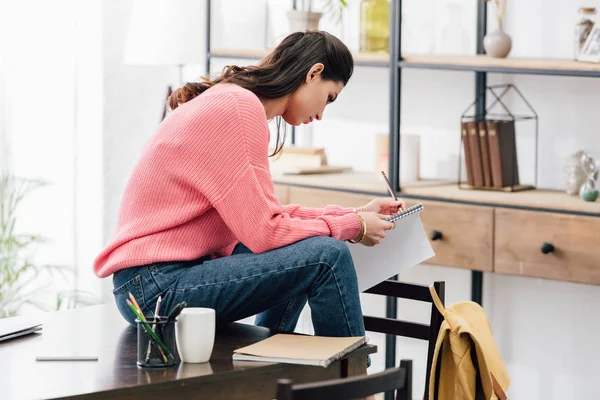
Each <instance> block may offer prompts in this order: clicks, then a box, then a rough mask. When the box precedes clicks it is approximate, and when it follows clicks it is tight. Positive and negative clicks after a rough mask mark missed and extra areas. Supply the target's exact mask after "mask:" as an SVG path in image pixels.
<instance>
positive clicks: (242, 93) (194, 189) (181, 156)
mask: <svg viewBox="0 0 600 400" xmlns="http://www.w3.org/2000/svg"><path fill="white" fill-rule="evenodd" d="M269 137H270V133H269V128H268V125H267V118H266V115H265V109H264V107H263V105H262V103H261V102H260V100H259V99H258V97H256V95H254V94H253V93H252V92H250V91H248V90H246V89H242V88H240V87H238V86H235V85H217V86H215V87H212V88H211V89H209V90H207V91H206V92H204V93H203V94H202V95H200V96H198V97H196V98H194V99H193V100H191V101H189V102H187V103H185V104H183V105H182V106H180V107H178V108H177V109H175V110H174V111H173V113H171V114H170V115H169V116H168V117H167V118H166V119H165V120H164V121H163V122H162V123H161V125H160V126H159V127H158V129H157V131H156V133H155V135H154V136H153V137H152V139H151V140H150V142H149V143H148V144H147V145H146V147H145V149H144V151H143V154H142V156H141V159H140V160H139V161H138V163H137V165H136V167H135V169H134V171H133V173H132V175H131V177H130V179H129V182H128V183H127V187H126V189H125V193H124V195H123V198H122V203H121V208H120V211H119V217H118V223H117V227H116V232H115V233H114V236H113V238H112V240H111V241H110V243H109V244H108V245H107V247H106V248H105V249H104V250H103V251H102V252H101V253H100V254H99V255H98V257H97V258H96V260H95V262H94V273H95V274H96V275H97V276H99V277H101V278H104V277H107V276H109V275H111V274H112V273H114V272H116V271H118V270H120V269H123V268H127V267H131V266H138V265H144V264H149V263H153V262H158V261H178V260H194V259H197V258H200V257H202V256H205V255H211V256H212V257H213V258H215V257H222V256H228V255H230V254H231V252H232V251H233V248H234V247H235V245H236V244H237V243H238V242H242V243H244V244H245V245H246V246H247V247H248V248H249V249H250V250H252V251H253V252H254V253H263V252H266V251H269V250H272V249H275V248H278V247H282V246H285V245H288V244H290V243H294V242H297V241H299V240H302V239H305V238H308V237H311V236H332V237H334V238H336V239H339V240H347V239H353V238H355V237H356V236H357V235H358V233H359V231H360V219H359V218H358V216H356V215H355V214H354V213H352V209H349V208H342V207H339V206H327V207H326V208H324V209H314V208H304V207H299V206H298V205H285V206H282V205H281V204H280V203H279V201H278V200H277V199H276V198H275V195H274V192H273V184H272V182H271V174H270V172H269V159H268V147H269ZM284 151H285V149H284Z"/></svg>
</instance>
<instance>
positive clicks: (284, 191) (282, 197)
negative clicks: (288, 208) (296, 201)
mask: <svg viewBox="0 0 600 400" xmlns="http://www.w3.org/2000/svg"><path fill="white" fill-rule="evenodd" d="M273 188H274V189H275V197H277V200H279V202H280V203H281V204H287V203H288V192H289V186H286V185H279V184H274V185H273Z"/></svg>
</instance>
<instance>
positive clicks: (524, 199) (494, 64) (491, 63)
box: [206, 0, 600, 367]
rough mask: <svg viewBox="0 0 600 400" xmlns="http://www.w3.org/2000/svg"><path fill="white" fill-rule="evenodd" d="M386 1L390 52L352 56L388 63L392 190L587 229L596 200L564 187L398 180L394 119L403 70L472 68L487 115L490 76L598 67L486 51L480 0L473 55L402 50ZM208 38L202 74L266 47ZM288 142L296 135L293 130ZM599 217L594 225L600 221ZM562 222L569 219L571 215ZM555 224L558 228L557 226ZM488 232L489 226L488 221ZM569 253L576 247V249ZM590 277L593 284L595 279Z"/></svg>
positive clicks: (362, 182)
mask: <svg viewBox="0 0 600 400" xmlns="http://www.w3.org/2000/svg"><path fill="white" fill-rule="evenodd" d="M210 3H211V0H208V1H207V4H208V6H207V7H208V15H209V16H210ZM390 4H391V9H390V20H391V23H390V29H391V31H390V52H389V54H364V53H355V54H354V59H355V64H356V65H357V66H365V67H379V68H389V73H390V93H389V109H390V120H389V131H390V135H389V149H390V151H389V171H388V172H389V174H388V176H389V178H390V181H391V182H392V185H393V186H394V190H395V192H396V193H397V195H399V196H400V197H403V198H407V199H416V200H423V201H426V200H431V201H434V202H441V203H454V204H456V203H458V204H459V205H460V204H462V205H467V206H474V210H475V209H476V208H477V206H483V208H486V209H488V208H489V209H490V210H491V213H492V215H495V214H496V213H499V214H500V215H510V213H511V209H512V210H513V212H519V211H514V210H524V211H527V212H532V215H531V216H535V215H537V214H536V213H537V212H544V213H551V214H552V216H551V219H552V220H553V221H554V220H556V221H559V223H560V224H563V223H565V221H563V220H561V219H560V218H557V217H556V216H555V214H560V216H561V217H562V216H565V215H566V218H570V216H573V217H574V218H581V219H580V220H576V221H574V222H572V225H573V226H576V229H575V228H574V229H572V231H573V232H577V231H578V230H579V229H580V227H582V226H586V227H587V226H590V225H586V224H588V223H589V221H587V220H585V221H584V220H583V219H585V218H588V217H593V218H600V203H599V202H595V203H588V202H584V201H582V200H580V199H579V198H578V197H573V196H569V195H567V194H566V193H564V192H563V191H555V190H543V189H535V190H530V191H525V192H513V193H504V192H493V191H470V190H460V189H459V188H458V185H457V183H456V182H448V181H434V180H422V181H418V182H400V146H401V141H400V139H401V136H400V122H401V111H402V110H401V102H400V99H401V94H402V70H403V69H428V70H442V71H464V72H472V73H474V78H475V93H474V95H475V98H478V99H481V100H479V101H477V103H476V105H475V115H476V116H482V115H485V109H486V101H485V95H482V94H483V93H484V92H485V91H486V86H487V74H488V73H502V74H527V75H543V76H563V77H591V78H600V64H594V63H584V62H578V61H574V60H568V59H550V58H520V57H508V58H504V59H497V58H491V57H488V56H486V55H484V49H483V38H484V36H485V34H486V31H487V26H486V25H487V3H486V1H485V0H478V1H477V21H476V24H477V25H476V28H477V35H476V37H477V43H476V48H477V54H476V55H454V56H453V55H430V54H412V55H410V54H403V52H402V37H401V32H402V30H401V21H402V1H401V0H391V2H390ZM206 36H207V40H208V43H207V71H210V62H211V59H216V58H229V59H248V60H260V59H262V58H263V57H264V56H265V55H266V54H267V53H268V50H235V49H211V47H210V18H209V23H208V24H207V35H206ZM458 118H459V116H457V121H458ZM457 126H458V125H457ZM457 130H458V128H457ZM457 134H458V132H457ZM292 140H294V135H293V134H292ZM273 180H274V183H276V184H277V185H278V186H285V187H301V188H306V189H313V190H315V191H319V193H322V192H323V191H326V192H327V193H328V194H327V195H326V196H330V195H331V193H336V192H339V193H340V196H342V195H343V196H345V198H346V199H347V198H348V197H349V195H361V194H364V195H375V196H387V195H388V193H387V192H386V190H385V186H384V184H383V181H382V180H381V177H380V176H379V175H378V174H377V173H356V172H352V173H347V174H335V175H314V176H306V175H305V176H290V175H287V176H274V177H273ZM350 197H351V196H350ZM340 198H341V197H340ZM479 208H482V207H479ZM480 211H481V210H480ZM528 217H530V216H528ZM493 218H495V217H493ZM532 219H535V218H532ZM598 221H599V222H600V220H598ZM568 222H571V221H570V220H569V221H568ZM557 223H558V222H557ZM560 226H561V229H562V225H560ZM486 229H488V228H486ZM492 229H495V228H494V226H493V223H492ZM488 230H489V229H488ZM494 232H495V231H494ZM561 232H562V230H561ZM569 232H570V231H569ZM592 233H593V232H592ZM490 235H492V236H493V235H495V233H490ZM585 240H588V239H585ZM571 251H573V252H574V251H575V250H571ZM509 253H510V252H509ZM490 254H493V252H492V251H490ZM511 254H512V253H511ZM544 254H545V253H544ZM528 256H529V255H528ZM587 256H589V253H587ZM596 256H597V255H596V254H594V257H596ZM532 257H533V256H532ZM561 257H564V254H562V255H561ZM590 259H591V258H587V259H586V262H589V260H590ZM555 261H556V260H555ZM579 261H580V260H578V263H579ZM535 262H538V260H537V259H536V260H535ZM563 262H564V261H563ZM534 264H535V263H534ZM592 264H593V263H592ZM535 265H537V264H535ZM578 265H580V267H581V266H582V265H584V263H579V264H578ZM560 267H564V265H561V266H560ZM558 271H559V272H561V273H563V275H560V274H559V273H557V275H556V276H568V273H569V272H568V271H566V272H565V271H564V270H560V269H558ZM494 272H495V271H494ZM501 273H503V272H501ZM504 273H506V272H504ZM591 281H592V282H593V280H591ZM598 281H600V279H598ZM482 286H483V273H482V272H481V271H479V270H473V271H472V283H471V299H472V300H473V301H475V302H478V303H480V304H481V303H482V294H483V292H482ZM396 314H397V313H396V301H395V299H388V302H387V304H386V316H387V317H389V318H395V317H396ZM395 358H396V357H395V337H391V336H389V337H388V338H387V339H386V367H389V366H393V365H395V361H396V360H395Z"/></svg>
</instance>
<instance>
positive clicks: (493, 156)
mask: <svg viewBox="0 0 600 400" xmlns="http://www.w3.org/2000/svg"><path fill="white" fill-rule="evenodd" d="M487 129H488V142H489V149H490V161H491V169H492V183H493V186H494V187H496V188H501V187H506V186H513V185H519V165H518V161H517V144H516V138H515V121H494V120H488V121H487Z"/></svg>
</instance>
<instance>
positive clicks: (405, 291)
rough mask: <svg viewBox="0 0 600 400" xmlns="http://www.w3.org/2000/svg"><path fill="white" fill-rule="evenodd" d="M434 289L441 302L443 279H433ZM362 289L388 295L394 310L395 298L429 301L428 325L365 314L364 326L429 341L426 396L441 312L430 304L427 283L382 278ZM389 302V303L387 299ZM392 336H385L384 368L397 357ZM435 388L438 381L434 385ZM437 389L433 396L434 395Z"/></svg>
mask: <svg viewBox="0 0 600 400" xmlns="http://www.w3.org/2000/svg"><path fill="white" fill-rule="evenodd" d="M433 286H434V288H435V290H436V291H437V294H438V296H439V297H440V300H441V301H442V303H444V292H445V282H434V284H433ZM365 293H372V294H378V295H383V296H388V301H389V302H391V303H392V304H393V309H394V310H395V304H396V299H397V298H402V299H409V300H416V301H424V302H427V303H430V304H431V319H430V323H429V325H424V324H418V323H415V322H408V321H402V320H399V319H394V318H380V317H371V316H364V321H365V329H366V330H367V331H371V332H380V333H386V334H388V335H396V336H405V337H411V338H415V339H421V340H426V341H427V342H428V349H427V369H426V371H425V373H426V375H425V393H424V398H425V399H428V398H429V377H430V372H431V365H432V363H433V353H434V351H435V342H436V340H437V335H438V332H439V330H440V326H441V325H442V321H443V319H444V318H443V316H442V314H440V312H439V311H438V309H437V308H436V307H435V305H434V304H433V299H432V298H431V293H430V292H429V287H428V286H423V285H414V284H409V283H403V282H398V281H394V280H387V281H383V282H381V283H380V284H378V285H377V286H374V287H372V288H371V289H368V290H366V291H365ZM388 304H389V303H388ZM393 339H394V340H392V341H390V340H386V368H390V367H393V366H395V358H396V355H395V354H396V347H395V343H396V341H395V338H393ZM389 364H391V365H389ZM439 365H440V363H439V362H438V364H437V366H438V369H439ZM435 375H436V379H439V370H438V371H436V374H435ZM435 387H436V388H437V387H438V385H435ZM437 397H438V396H437V393H435V396H434V398H435V399H437ZM385 398H386V400H391V399H392V396H391V393H386V395H385Z"/></svg>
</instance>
